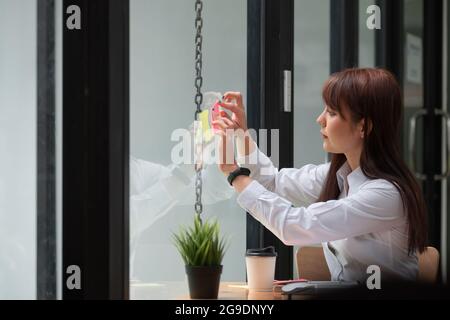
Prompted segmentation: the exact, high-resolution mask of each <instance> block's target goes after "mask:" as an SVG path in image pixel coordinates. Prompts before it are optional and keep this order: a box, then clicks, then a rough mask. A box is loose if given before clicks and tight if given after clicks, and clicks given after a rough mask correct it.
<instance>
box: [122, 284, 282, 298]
mask: <svg viewBox="0 0 450 320" xmlns="http://www.w3.org/2000/svg"><path fill="white" fill-rule="evenodd" d="M130 299H132V300H174V299H175V300H190V297H189V288H188V286H187V283H186V282H158V283H132V284H131V285H130ZM282 299H283V297H282V295H281V293H278V292H273V291H269V292H253V291H250V290H248V288H247V284H246V283H243V282H221V283H220V288H219V296H218V300H282Z"/></svg>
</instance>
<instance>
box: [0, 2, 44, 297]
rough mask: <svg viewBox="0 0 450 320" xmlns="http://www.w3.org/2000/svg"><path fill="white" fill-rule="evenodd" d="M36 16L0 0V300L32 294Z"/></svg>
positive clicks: (32, 6) (32, 7)
mask: <svg viewBox="0 0 450 320" xmlns="http://www.w3.org/2000/svg"><path fill="white" fill-rule="evenodd" d="M36 15H37V14H36V1H34V0H0V154H1V156H0V299H34V298H36V180H37V179H36V108H37V107H36V104H37V98H36V72H37V71H36Z"/></svg>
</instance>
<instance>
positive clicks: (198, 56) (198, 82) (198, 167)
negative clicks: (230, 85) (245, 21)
mask: <svg viewBox="0 0 450 320" xmlns="http://www.w3.org/2000/svg"><path fill="white" fill-rule="evenodd" d="M202 10H203V2H202V0H196V1H195V12H196V14H197V16H196V18H195V29H196V30H197V33H196V35H195V82H194V86H195V89H196V90H197V92H196V94H195V99H194V102H195V104H196V106H197V108H196V110H195V121H198V116H199V114H200V113H201V112H202V109H201V105H202V103H203V94H202V85H203V77H202V42H203V37H202V28H203V19H202ZM200 130H201V128H200ZM197 143H198V141H196V147H195V151H196V161H195V171H196V180H195V206H194V208H195V212H196V214H197V215H198V216H199V218H200V215H201V214H202V211H203V205H202V160H200V161H199V159H201V156H202V153H203V150H202V149H203V139H202V140H201V141H200V145H197ZM200 221H201V218H200Z"/></svg>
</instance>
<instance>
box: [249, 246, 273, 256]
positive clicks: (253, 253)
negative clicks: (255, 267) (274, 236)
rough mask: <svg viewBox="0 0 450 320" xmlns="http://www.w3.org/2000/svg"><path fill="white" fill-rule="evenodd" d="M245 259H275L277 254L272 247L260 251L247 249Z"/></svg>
mask: <svg viewBox="0 0 450 320" xmlns="http://www.w3.org/2000/svg"><path fill="white" fill-rule="evenodd" d="M246 256H247V257H276V256H277V253H276V252H275V248H274V247H273V246H270V247H266V248H261V249H247V254H246Z"/></svg>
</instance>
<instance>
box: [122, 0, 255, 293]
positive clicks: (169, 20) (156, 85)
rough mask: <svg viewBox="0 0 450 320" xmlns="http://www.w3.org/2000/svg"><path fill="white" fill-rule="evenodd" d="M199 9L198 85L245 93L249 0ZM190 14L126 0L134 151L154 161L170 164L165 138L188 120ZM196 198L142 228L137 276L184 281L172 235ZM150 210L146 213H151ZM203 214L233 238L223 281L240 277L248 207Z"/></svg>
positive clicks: (184, 8) (212, 0)
mask: <svg viewBox="0 0 450 320" xmlns="http://www.w3.org/2000/svg"><path fill="white" fill-rule="evenodd" d="M203 15H204V28H203V33H204V42H203V76H204V84H203V86H204V87H203V91H204V92H206V91H220V92H222V93H224V92H225V91H230V90H233V91H241V92H243V93H244V97H245V93H246V78H247V75H246V60H247V52H246V46H247V39H246V36H247V1H245V0H232V1H223V0H208V1H205V2H204V10H203ZM194 19H195V12H194V2H193V1H185V0H152V1H148V0H131V1H130V102H131V108H130V109H131V110H130V118H131V119H130V148H131V155H132V156H134V157H137V158H139V159H144V160H146V161H148V162H151V163H153V164H158V165H162V166H167V165H169V164H170V163H171V159H170V154H171V149H172V148H173V147H174V146H175V144H176V143H175V142H172V141H170V136H171V133H172V131H173V130H174V129H176V128H187V127H188V126H189V125H190V124H191V123H192V122H193V118H194V110H195V105H194V102H193V101H194V75H195V73H194V31H195V28H194ZM211 169H212V170H211V171H210V172H209V174H208V176H207V177H206V178H205V179H206V182H205V183H207V184H208V185H209V187H211V188H212V187H217V185H218V184H221V183H224V182H225V178H224V176H223V175H222V174H221V173H219V172H218V170H217V168H215V170H213V168H211ZM132 179H133V178H132ZM131 183H133V182H131ZM224 186H225V187H226V184H224ZM209 187H208V186H207V187H206V188H205V191H208V188H209ZM224 190H225V189H224ZM158 192H159V191H158ZM186 193H187V194H188V198H189V197H190V196H192V195H193V193H194V189H193V188H188V189H187V190H186ZM164 197H165V195H164V194H163V195H162V196H161V197H158V199H155V202H154V204H157V202H158V201H160V203H163V202H162V201H163V198H164ZM193 204H194V202H193V198H192V202H191V201H187V202H185V205H177V206H176V207H174V208H172V209H170V210H169V211H167V212H165V214H163V216H162V217H161V218H159V219H157V221H156V222H154V223H152V224H151V225H150V226H149V227H148V228H147V229H146V230H145V231H144V232H143V234H142V236H141V237H140V239H139V241H138V248H137V251H136V252H137V253H136V262H135V267H136V268H135V276H136V278H137V279H139V280H140V281H143V282H152V281H153V282H154V281H163V280H166V281H174V280H183V279H185V271H184V264H183V262H182V260H181V258H180V256H179V254H178V252H177V251H176V249H175V247H174V246H173V245H172V243H171V241H170V235H171V232H172V231H176V230H178V226H179V225H180V224H186V223H187V224H191V223H192V221H193V214H194V210H193ZM164 209H165V208H159V209H158V210H160V211H163V210H164ZM152 210H153V211H154V209H151V210H150V209H149V210H148V211H147V212H146V214H149V215H151V214H155V212H152ZM204 212H205V215H206V216H207V217H212V216H216V217H218V219H219V222H220V225H221V228H222V233H223V234H224V235H226V236H228V237H230V238H231V246H230V248H229V250H228V251H227V254H226V255H225V259H224V262H223V265H224V271H223V274H222V279H223V280H228V281H231V280H232V281H245V260H244V255H245V246H246V243H245V242H246V224H245V221H246V216H245V212H244V211H243V210H242V209H241V208H240V207H238V206H237V204H236V201H235V198H234V196H233V197H232V198H231V199H229V200H225V201H220V202H215V201H214V203H212V204H210V205H206V206H205V208H204ZM131 232H132V233H133V230H131ZM159 297H162V296H161V294H160V295H159Z"/></svg>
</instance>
